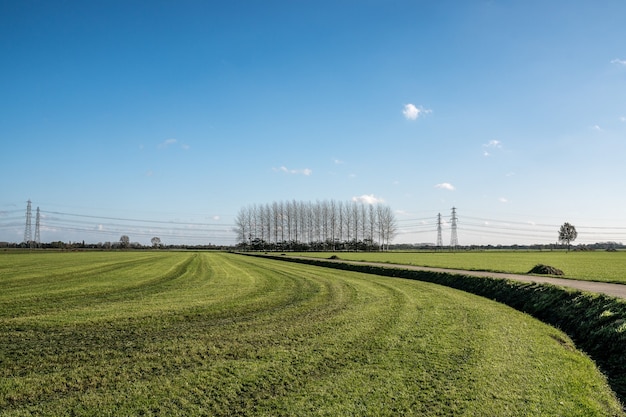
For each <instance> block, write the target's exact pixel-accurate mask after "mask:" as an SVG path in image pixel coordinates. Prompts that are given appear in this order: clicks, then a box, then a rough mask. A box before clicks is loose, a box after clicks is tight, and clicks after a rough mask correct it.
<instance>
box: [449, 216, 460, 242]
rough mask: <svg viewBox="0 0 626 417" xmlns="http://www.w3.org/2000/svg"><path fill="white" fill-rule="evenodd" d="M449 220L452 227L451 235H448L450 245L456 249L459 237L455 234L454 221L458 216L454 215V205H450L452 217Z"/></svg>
mask: <svg viewBox="0 0 626 417" xmlns="http://www.w3.org/2000/svg"><path fill="white" fill-rule="evenodd" d="M450 220H451V227H452V236H451V237H450V247H451V248H452V249H456V247H457V245H458V244H459V239H458V237H457V235H456V221H457V220H458V218H457V217H456V207H452V218H451V219H450Z"/></svg>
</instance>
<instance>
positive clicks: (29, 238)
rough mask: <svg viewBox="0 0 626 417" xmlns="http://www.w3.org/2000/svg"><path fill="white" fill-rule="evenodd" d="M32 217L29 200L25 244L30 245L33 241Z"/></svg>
mask: <svg viewBox="0 0 626 417" xmlns="http://www.w3.org/2000/svg"><path fill="white" fill-rule="evenodd" d="M32 217H33V214H32V213H31V208H30V200H28V205H27V206H26V227H24V243H30V242H31V241H32V240H33V229H32V224H31V221H32Z"/></svg>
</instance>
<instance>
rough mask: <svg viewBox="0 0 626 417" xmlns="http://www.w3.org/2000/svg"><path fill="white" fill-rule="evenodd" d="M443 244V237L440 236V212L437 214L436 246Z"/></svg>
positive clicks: (439, 246)
mask: <svg viewBox="0 0 626 417" xmlns="http://www.w3.org/2000/svg"><path fill="white" fill-rule="evenodd" d="M442 246H443V239H442V238H441V213H438V214H437V247H438V248H441V247H442Z"/></svg>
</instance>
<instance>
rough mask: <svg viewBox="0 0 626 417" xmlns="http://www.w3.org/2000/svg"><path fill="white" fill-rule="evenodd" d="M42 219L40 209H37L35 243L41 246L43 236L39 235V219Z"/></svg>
mask: <svg viewBox="0 0 626 417" xmlns="http://www.w3.org/2000/svg"><path fill="white" fill-rule="evenodd" d="M40 218H41V216H40V214H39V207H37V216H36V217H35V243H36V244H37V245H39V244H40V243H41V235H40V234H39V223H40V222H39V219H40Z"/></svg>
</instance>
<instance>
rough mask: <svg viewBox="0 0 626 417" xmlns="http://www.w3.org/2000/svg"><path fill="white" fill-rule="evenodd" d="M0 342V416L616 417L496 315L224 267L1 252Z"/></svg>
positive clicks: (547, 342)
mask: <svg viewBox="0 0 626 417" xmlns="http://www.w3.org/2000/svg"><path fill="white" fill-rule="evenodd" d="M0 341H2V343H1V344H0V415H1V416H9V415H10V416H26V415H54V416H60V415H98V416H102V415H192V416H193V415H217V416H219V415H237V414H239V415H268V416H270V415H271V416H275V415H290V416H293V415H329V416H331V415H332V416H337V415H420V416H442V415H458V416H463V415H465V416H475V415H498V416H525V415H527V416H536V415H563V416H606V415H623V413H622V411H621V407H620V405H619V403H618V402H617V400H616V399H615V396H614V395H613V393H612V392H611V391H610V390H609V389H608V385H607V383H606V380H605V379H604V377H603V376H602V375H601V374H600V372H599V371H598V370H597V368H596V367H595V365H594V363H593V362H592V361H591V360H590V359H589V358H588V357H587V356H585V355H583V354H582V353H580V352H579V351H577V350H576V349H575V348H574V346H573V344H572V342H571V341H570V340H569V339H568V337H567V336H566V335H565V334H563V333H562V332H560V331H558V330H556V329H554V328H552V327H549V326H547V325H545V324H543V323H541V322H539V321H537V320H535V319H532V318H530V317H529V316H527V315H525V314H522V313H519V312H517V311H515V310H513V309H510V308H508V307H505V306H503V305H501V304H498V303H495V302H491V301H488V300H485V299H483V298H480V297H476V296H473V295H470V294H466V293H463V292H460V291H456V290H452V289H449V288H446V287H442V286H437V285H433V284H429V283H423V282H417V281H411V280H404V279H394V278H385V277H377V276H372V275H366V274H359V273H354V272H346V271H338V270H332V269H326V268H317V267H311V266H306V265H300V264H292V263H285V262H277V261H271V260H265V259H257V258H249V257H243V256H237V255H231V254H218V253H191V254H190V253H180V252H172V253H165V252H164V253H158V252H149V253H134V252H129V253H59V254H46V253H43V254H40V253H34V254H2V255H0Z"/></svg>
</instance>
